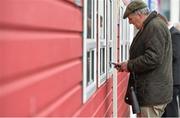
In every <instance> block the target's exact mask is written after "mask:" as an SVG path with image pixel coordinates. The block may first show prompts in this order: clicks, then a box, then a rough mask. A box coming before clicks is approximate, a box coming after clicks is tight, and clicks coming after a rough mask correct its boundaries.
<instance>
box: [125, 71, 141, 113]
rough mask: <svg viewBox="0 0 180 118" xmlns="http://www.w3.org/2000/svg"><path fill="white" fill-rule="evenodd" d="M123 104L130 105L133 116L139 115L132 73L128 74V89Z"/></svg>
mask: <svg viewBox="0 0 180 118" xmlns="http://www.w3.org/2000/svg"><path fill="white" fill-rule="evenodd" d="M125 102H126V103H127V104H129V105H132V111H133V114H136V113H140V107H139V103H138V100H137V96H136V80H135V74H134V73H131V74H130V78H129V82H128V88H127V91H126V95H125Z"/></svg>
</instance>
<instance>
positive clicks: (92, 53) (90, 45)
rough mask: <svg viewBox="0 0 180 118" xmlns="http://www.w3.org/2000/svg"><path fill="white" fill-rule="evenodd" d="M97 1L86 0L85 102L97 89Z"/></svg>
mask: <svg viewBox="0 0 180 118" xmlns="http://www.w3.org/2000/svg"><path fill="white" fill-rule="evenodd" d="M95 10H96V3H95V0H85V1H84V27H83V28H84V33H83V40H84V41H83V102H86V101H87V99H88V98H89V97H90V96H91V95H92V94H93V93H94V92H95V90H96V85H97V84H96V45H97V43H96V42H97V41H96V35H95V34H96V14H95Z"/></svg>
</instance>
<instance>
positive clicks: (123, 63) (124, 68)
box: [120, 61, 129, 72]
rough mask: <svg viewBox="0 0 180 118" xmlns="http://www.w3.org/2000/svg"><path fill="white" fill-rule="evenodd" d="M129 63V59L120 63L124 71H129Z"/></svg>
mask: <svg viewBox="0 0 180 118" xmlns="http://www.w3.org/2000/svg"><path fill="white" fill-rule="evenodd" d="M127 64H128V62H127V61H126V62H122V63H121V64H120V65H121V70H122V71H125V72H129V71H128V68H127Z"/></svg>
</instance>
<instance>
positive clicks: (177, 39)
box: [159, 15, 180, 117]
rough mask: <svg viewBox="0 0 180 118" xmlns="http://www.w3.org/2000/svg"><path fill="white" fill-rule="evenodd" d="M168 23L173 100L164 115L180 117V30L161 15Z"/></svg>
mask: <svg viewBox="0 0 180 118" xmlns="http://www.w3.org/2000/svg"><path fill="white" fill-rule="evenodd" d="M159 16H160V17H161V18H162V19H163V20H164V21H165V23H166V24H167V25H168V27H169V30H170V33H171V39H172V48H173V100H172V101H171V102H170V103H169V104H168V105H167V106H166V108H165V112H164V114H163V117H179V109H178V108H179V104H178V99H179V95H180V51H179V50H180V31H179V30H178V29H176V28H175V27H174V26H173V25H171V23H168V20H167V19H166V18H165V17H163V16H162V15H159Z"/></svg>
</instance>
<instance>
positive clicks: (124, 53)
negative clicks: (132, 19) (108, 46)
mask: <svg viewBox="0 0 180 118" xmlns="http://www.w3.org/2000/svg"><path fill="white" fill-rule="evenodd" d="M124 9H125V7H124V6H120V30H119V34H120V42H119V43H120V44H119V45H120V51H119V53H120V54H119V56H120V57H119V61H120V62H123V61H126V60H128V59H129V47H130V24H129V23H128V20H127V19H123V13H124Z"/></svg>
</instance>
